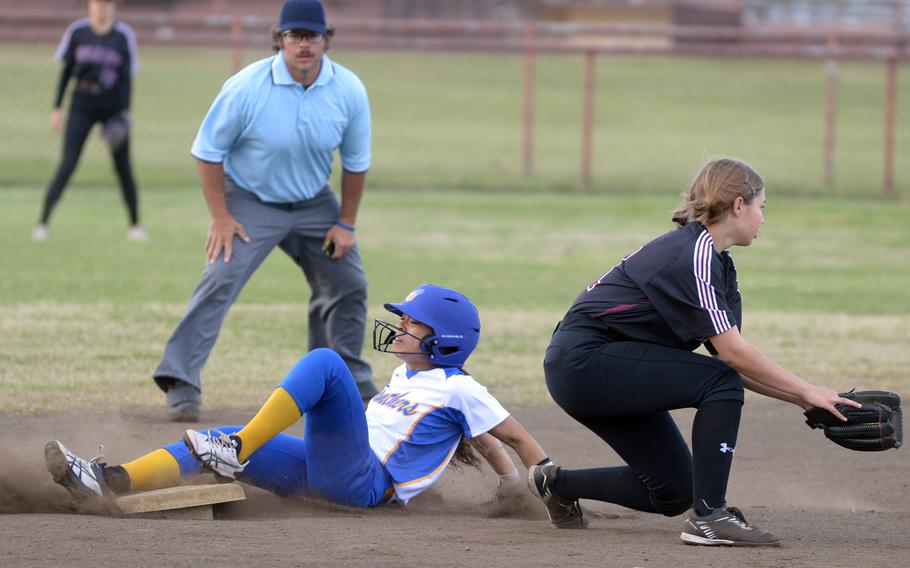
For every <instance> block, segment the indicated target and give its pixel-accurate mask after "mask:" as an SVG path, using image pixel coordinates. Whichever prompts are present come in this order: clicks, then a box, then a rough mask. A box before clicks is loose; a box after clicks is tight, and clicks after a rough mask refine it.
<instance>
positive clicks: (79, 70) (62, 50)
mask: <svg viewBox="0 0 910 568" xmlns="http://www.w3.org/2000/svg"><path fill="white" fill-rule="evenodd" d="M56 57H57V59H58V60H60V61H62V62H63V71H62V73H61V75H60V82H59V84H58V86H57V96H56V98H55V99H54V107H59V106H60V105H61V103H62V102H63V94H64V92H65V91H66V85H67V83H69V80H70V77H75V78H76V91H75V92H76V94H77V96H78V98H82V99H83V100H92V101H93V102H95V103H96V104H102V105H104V106H108V107H113V109H112V110H114V111H121V110H126V109H129V107H130V94H131V93H130V90H131V77H132V75H134V74H135V73H136V70H137V69H138V67H139V59H138V57H137V53H136V35H135V34H134V33H133V30H132V28H130V27H129V26H128V25H126V24H125V23H123V22H117V23H115V24H114V27H113V28H111V31H109V32H108V33H106V34H104V35H98V34H96V33H95V32H94V31H93V30H92V28H91V26H90V25H89V19H88V18H82V19H81V20H76V21H75V22H73V23H72V24H70V26H69V27H68V28H67V29H66V32H64V34H63V38H62V39H61V40H60V46H59V47H58V48H57V54H56ZM86 97H90V99H86ZM76 102H77V97H74V103H76Z"/></svg>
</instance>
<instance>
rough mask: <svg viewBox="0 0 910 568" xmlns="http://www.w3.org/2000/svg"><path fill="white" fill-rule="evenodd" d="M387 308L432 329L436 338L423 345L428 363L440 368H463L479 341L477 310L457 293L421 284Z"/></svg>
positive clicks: (423, 340)
mask: <svg viewBox="0 0 910 568" xmlns="http://www.w3.org/2000/svg"><path fill="white" fill-rule="evenodd" d="M384 307H385V309H387V310H389V311H390V312H392V313H393V314H396V315H398V316H403V315H407V316H409V317H411V318H412V319H415V320H417V321H419V322H420V323H422V324H424V325H427V326H429V327H431V328H433V334H432V335H430V336H429V337H425V338H423V339H422V341H421V344H420V345H421V347H422V349H423V351H424V353H426V355H427V357H428V358H429V360H430V361H431V362H433V363H435V364H437V365H439V366H442V367H461V366H463V365H464V363H465V361H467V360H468V357H469V356H470V355H471V352H472V351H474V348H475V347H477V342H478V341H479V340H480V315H479V314H478V313H477V308H476V307H474V304H472V303H471V300H469V299H467V298H466V297H465V296H464V294H461V293H460V292H456V291H455V290H452V289H449V288H442V287H440V286H433V285H432V284H422V285H420V286H418V287H417V288H414V290H412V291H411V292H410V293H409V294H408V295H407V296H405V299H404V300H403V301H401V302H400V303H397V304H385V305H384Z"/></svg>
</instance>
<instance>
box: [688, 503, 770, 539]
mask: <svg viewBox="0 0 910 568" xmlns="http://www.w3.org/2000/svg"><path fill="white" fill-rule="evenodd" d="M679 538H681V539H682V540H683V542H685V543H686V544H700V545H705V546H777V545H779V544H780V538H778V537H777V536H775V535H774V534H773V533H771V532H769V531H766V530H762V529H760V528H758V527H756V526H755V525H750V524H749V523H747V522H746V519H745V517H743V513H742V511H740V510H739V509H737V508H736V507H725V508H723V509H715V510H714V512H712V513H711V514H710V515H705V516H703V517H702V516H700V515H696V514H695V512H694V511H693V512H692V514H691V515H689V518H688V519H686V523H685V525H684V527H683V531H682V533H681V534H680V535H679Z"/></svg>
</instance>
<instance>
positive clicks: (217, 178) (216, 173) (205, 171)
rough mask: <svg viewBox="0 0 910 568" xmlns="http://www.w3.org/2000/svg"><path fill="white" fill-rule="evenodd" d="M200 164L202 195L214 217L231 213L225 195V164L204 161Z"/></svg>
mask: <svg viewBox="0 0 910 568" xmlns="http://www.w3.org/2000/svg"><path fill="white" fill-rule="evenodd" d="M197 162H198V164H199V184H200V185H201V186H202V195H203V196H204V197H205V204H206V205H207V206H208V208H209V214H210V215H211V216H212V219H216V218H219V217H222V218H223V217H226V216H227V215H229V214H230V213H229V212H228V208H227V198H226V197H225V196H224V164H215V163H212V162H203V161H202V160H197Z"/></svg>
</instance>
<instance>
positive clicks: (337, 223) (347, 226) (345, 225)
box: [335, 221, 357, 233]
mask: <svg viewBox="0 0 910 568" xmlns="http://www.w3.org/2000/svg"><path fill="white" fill-rule="evenodd" d="M335 224H336V225H338V226H339V227H341V228H342V229H347V230H348V231H351V232H352V233H353V232H354V231H356V230H357V229H356V228H355V227H354V225H348V224H347V223H342V222H341V221H335Z"/></svg>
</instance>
